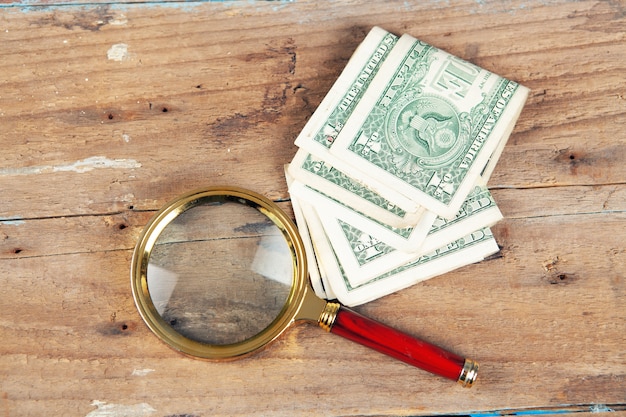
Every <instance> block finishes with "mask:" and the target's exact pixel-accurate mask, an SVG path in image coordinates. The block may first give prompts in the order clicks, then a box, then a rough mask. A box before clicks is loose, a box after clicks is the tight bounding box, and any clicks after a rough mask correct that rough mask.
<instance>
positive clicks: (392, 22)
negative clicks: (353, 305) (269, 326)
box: [0, 0, 626, 416]
mask: <svg viewBox="0 0 626 417" xmlns="http://www.w3.org/2000/svg"><path fill="white" fill-rule="evenodd" d="M0 2H1V3H2V4H1V6H0V41H1V42H0V126H1V128H0V146H1V149H2V152H0V308H1V310H2V312H3V314H2V317H1V318H0V337H1V338H2V343H0V374H1V375H2V378H0V414H3V415H9V416H13V415H19V416H39V415H41V411H42V410H44V409H45V410H46V413H47V414H50V415H88V414H89V413H91V412H93V414H96V415H98V414H97V413H100V414H99V415H106V414H105V413H108V415H132V416H135V415H151V416H152V415H154V416H156V415H162V416H175V415H179V416H180V415H190V416H191V415H193V416H201V415H202V416H203V415H217V416H219V415H223V416H243V415H251V414H260V415H289V416H293V415H311V414H315V415H320V414H321V415H346V416H347V415H353V416H358V415H369V416H376V415H379V416H383V415H386V416H397V415H433V414H442V413H454V414H463V413H471V412H488V413H489V412H493V413H494V414H497V415H509V414H512V413H513V412H516V411H518V410H528V411H533V410H549V409H553V410H560V409H564V410H565V412H567V413H576V414H577V415H580V416H583V415H586V414H587V411H588V410H591V411H606V410H605V409H601V408H593V407H594V405H601V404H605V405H607V407H608V408H611V409H613V410H616V411H617V413H614V414H611V415H620V414H622V415H623V413H624V411H623V410H624V407H626V398H625V397H624V389H623V386H624V383H625V382H626V381H625V379H626V365H625V364H626V357H625V356H624V355H625V354H624V349H623V342H624V336H623V335H624V334H625V333H626V317H625V315H624V311H626V297H625V295H626V283H625V282H624V279H625V277H626V269H625V266H624V265H626V252H625V251H624V245H623V235H624V233H623V232H624V230H626V217H625V213H626V206H625V204H626V203H625V202H626V186H625V183H626V181H625V178H626V171H625V169H626V168H625V167H624V164H623V161H624V159H625V157H626V154H625V152H626V150H625V149H626V134H625V133H624V132H625V131H626V130H625V129H624V128H625V127H626V126H625V125H626V123H625V122H626V115H625V113H626V101H625V100H624V97H626V80H625V79H624V77H623V73H624V70H625V69H626V68H625V65H626V64H625V62H626V48H624V40H625V35H626V31H625V28H626V25H625V24H626V13H625V12H624V7H623V5H621V4H620V3H619V2H599V1H580V2H567V1H560V0H549V1H542V2H522V1H521V0H520V1H518V0H514V1H509V2H505V3H503V2H496V1H473V0H454V1H451V2H439V1H432V2H417V1H415V2H413V1H409V2H404V1H402V2H401V1H390V2H384V3H383V2H380V3H376V2H373V3H372V2H365V1H360V0H358V1H357V0H351V1H349V2H339V1H330V2H326V3H324V4H320V3H318V2H314V1H298V2H253V3H250V2H220V3H201V2H194V3H176V2H160V3H149V4H143V5H141V4H130V3H128V2H124V3H123V4H119V3H116V2H109V1H107V2H106V3H100V2H98V1H92V0H90V1H89V2H88V4H84V2H80V3H81V5H80V6H79V5H77V4H74V5H72V4H71V3H73V2H72V1H69V2H62V3H61V2H48V1H42V0H36V1H34V2H28V3H26V2H18V1H11V0H0ZM74 3H75V2H74ZM155 6H156V7H155ZM373 25H380V26H382V27H384V28H385V29H387V30H390V31H393V32H395V33H398V34H401V33H410V34H412V35H414V36H416V37H418V38H421V39H423V40H424V41H427V42H430V43H432V44H433V45H435V46H438V47H440V48H443V49H445V50H447V51H449V52H451V53H454V54H456V55H459V56H461V57H463V58H465V59H469V60H470V61H472V62H474V63H476V64H478V65H481V66H483V67H485V68H488V69H490V70H492V71H494V72H496V73H499V74H502V75H504V76H506V77H509V78H512V79H514V80H516V81H519V82H521V83H522V84H524V85H527V86H529V87H530V88H531V90H532V91H531V97H530V98H529V100H528V103H527V106H526V108H525V109H524V111H523V113H522V115H521V117H520V120H519V123H518V124H517V126H516V128H515V131H514V133H513V135H512V137H511V139H510V141H509V143H508V145H507V147H506V148H505V150H504V153H503V155H502V159H501V161H500V163H499V165H498V167H497V168H496V170H495V172H494V175H493V177H492V178H491V181H490V188H491V189H492V191H493V194H494V197H495V198H496V201H497V202H498V204H499V206H500V208H501V210H502V212H503V213H504V215H505V220H503V221H502V222H501V223H499V224H498V225H497V226H496V227H495V228H494V234H495V236H496V239H497V241H498V243H499V244H500V246H501V248H502V250H501V252H500V254H498V255H496V256H494V257H492V258H490V259H489V260H487V261H484V262H481V263H479V264H476V265H472V266H469V267H466V268H463V269H461V270H458V271H455V272H453V273H450V274H446V275H445V276H442V277H438V278H436V279H433V280H430V281H427V282H424V283H421V284H419V285H416V286H414V287H411V288H409V289H407V290H405V291H401V292H398V293H395V294H392V295H390V296H388V297H384V298H383V299H380V300H376V301H374V302H371V303H368V304H366V305H364V306H361V307H360V308H359V311H361V312H363V313H365V314H367V315H369V316H371V317H374V318H377V319H379V320H381V321H384V322H386V323H388V324H390V325H393V326H396V327H398V328H400V329H401V330H404V331H407V332H409V333H410V334H414V335H417V336H421V337H423V338H425V339H427V340H430V341H432V342H434V343H438V344H441V345H442V346H444V347H446V348H448V349H451V350H452V351H454V352H458V353H460V354H463V355H467V356H470V357H473V358H475V359H477V360H478V361H479V362H480V363H481V365H482V369H481V373H480V377H479V381H478V383H477V385H476V386H475V387H474V388H472V389H471V390H469V391H466V390H462V389H461V388H459V387H457V386H455V385H454V384H450V383H449V381H444V380H440V379H438V378H435V377H433V376H431V375H428V374H426V373H424V372H421V371H419V370H415V369H412V368H410V367H408V366H406V365H404V364H402V363H398V362H396V361H393V360H392V359H388V358H386V357H384V356H381V355H380V354H378V353H376V352H372V351H368V350H367V349H365V348H361V347H359V346H355V345H352V344H351V343H349V342H347V341H344V340H342V339H340V338H337V337H335V336H333V335H330V334H327V333H324V332H323V331H321V330H320V329H317V328H314V327H312V326H299V327H296V328H294V329H291V330H289V331H288V332H287V333H286V334H285V335H284V337H282V338H280V339H279V340H278V341H277V342H275V343H274V344H273V345H272V346H270V347H269V348H268V349H267V350H265V351H263V352H261V353H260V354H259V355H256V356H254V357H250V358H248V359H244V360H241V361H236V362H232V363H213V362H204V361H198V360H194V359H190V358H185V357H182V356H180V355H179V354H177V353H175V352H173V351H171V350H170V349H169V348H167V347H166V346H165V345H164V344H163V343H161V342H160V341H159V340H158V339H157V338H156V337H155V336H154V335H152V334H151V333H150V331H149V330H148V329H147V327H146V326H145V325H144V324H143V322H142V321H141V318H140V316H139V315H138V313H137V310H136V308H135V306H134V303H133V300H132V296H131V292H130V284H129V265H130V257H131V253H132V248H133V246H134V245H135V242H136V240H137V238H138V236H139V234H140V232H141V229H142V227H143V226H144V225H145V224H146V223H147V221H148V219H149V218H150V216H151V215H152V214H153V213H154V212H155V211H156V210H157V209H158V208H159V207H161V206H162V205H163V204H164V203H165V202H167V201H168V200H170V199H171V198H173V197H175V196H176V195H178V194H179V193H181V192H184V191H188V190H190V189H193V188H197V187H202V186H206V185H216V184H230V185H237V186H243V187H247V188H251V189H253V190H255V191H258V192H261V193H263V194H265V195H267V196H269V197H270V198H272V199H274V200H277V201H280V202H281V203H280V204H281V206H282V207H283V208H285V209H286V210H288V211H289V210H290V203H289V201H288V193H287V191H286V184H285V181H284V177H283V173H282V172H283V171H282V166H283V164H284V163H286V162H289V160H290V159H291V158H292V157H293V155H294V153H295V150H296V149H295V147H294V146H293V144H292V143H293V140H294V138H295V137H296V135H297V134H298V132H299V131H300V129H301V128H302V127H303V126H304V124H305V123H306V120H307V119H308V118H309V117H310V115H311V114H312V113H313V111H314V110H315V108H316V106H317V105H318V103H319V102H320V101H321V100H322V98H323V97H324V95H325V93H326V91H328V89H329V88H330V86H331V85H332V83H333V82H334V80H335V79H336V77H337V76H338V74H339V73H340V72H341V70H342V68H343V67H344V66H345V64H346V62H347V60H348V59H349V57H350V55H351V53H352V52H353V50H354V49H355V47H356V46H357V45H358V44H359V43H360V41H361V40H362V39H363V37H364V36H365V34H366V33H367V31H368V30H369V29H370V28H371V26H373ZM123 45H126V46H123ZM507 413H509V414H507ZM93 414H92V415H93Z"/></svg>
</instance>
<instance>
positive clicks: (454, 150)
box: [286, 27, 528, 306]
mask: <svg viewBox="0 0 626 417" xmlns="http://www.w3.org/2000/svg"><path fill="white" fill-rule="evenodd" d="M527 95H528V89H526V88H525V87H523V86H520V85H519V84H517V83H515V82H513V81H509V80H507V79H504V78H502V77H499V76H497V75H495V74H493V73H491V72H489V71H486V70H484V69H482V68H479V67H477V66H476V65H473V64H471V63H469V62H467V61H464V60H462V59H460V58H458V57H455V56H453V55H450V54H448V53H446V52H444V51H442V50H439V49H437V48H435V47H433V46H430V45H428V44H426V43H424V42H422V41H419V40H417V39H415V38H413V37H411V36H409V35H403V36H402V37H400V38H398V37H397V36H395V35H393V34H391V33H389V32H387V31H385V30H383V29H381V28H378V27H375V28H373V29H372V30H371V31H370V33H369V34H368V35H367V36H366V38H365V39H364V41H363V42H362V43H361V45H359V47H358V48H357V50H356V51H355V52H354V54H353V56H352V57H351V58H350V60H349V62H348V64H347V65H346V67H345V69H344V70H343V72H342V73H341V75H340V76H339V78H338V79H337V81H336V82H335V83H334V85H333V86H332V88H331V89H330V91H329V92H328V94H327V96H326V97H325V98H324V99H323V101H322V103H321V104H320V106H319V107H318V108H317V110H316V111H315V113H314V114H313V115H312V116H311V119H310V120H309V121H308V122H307V124H306V126H305V127H304V129H303V130H302V132H301V133H300V135H299V136H298V138H297V139H296V141H295V143H296V145H297V146H298V147H299V150H298V152H297V153H296V155H295V157H294V159H293V160H292V161H291V163H290V164H289V165H287V166H286V176H287V182H288V185H289V192H290V195H291V199H292V203H293V208H294V212H295V216H296V222H297V223H298V228H299V230H300V233H301V235H302V238H303V241H304V243H305V247H306V251H307V259H308V265H309V273H310V278H311V284H312V286H313V289H314V290H315V292H316V294H317V295H319V296H320V297H323V298H326V299H338V300H339V301H341V302H342V303H344V304H346V305H349V306H354V305H358V304H362V303H365V302H367V301H371V300H373V299H376V298H379V297H382V296H384V295H388V294H390V293H392V292H394V291H398V290H400V289H403V288H406V287H408V286H410V285H413V284H415V283H417V282H419V281H423V280H425V279H428V278H432V277H434V276H437V275H441V274H443V273H446V272H449V271H451V270H453V269H455V268H459V267H461V266H464V265H468V264H471V263H474V262H478V261H481V260H483V259H484V258H485V257H487V256H489V255H492V254H494V253H495V252H497V251H498V250H499V248H498V245H497V243H496V241H495V239H494V237H493V235H492V233H491V230H490V226H492V225H493V224H494V223H496V222H497V221H499V220H500V219H501V218H502V214H501V213H500V210H499V209H498V207H497V205H496V203H495V201H494V199H493V198H492V196H491V194H490V192H489V190H488V189H487V187H486V183H487V180H488V179H489V176H490V175H491V173H492V172H493V169H494V166H495V164H496V162H497V160H498V158H499V157H500V154H501V153H502V150H503V148H504V146H505V144H506V141H507V139H508V137H509V135H510V134H511V131H512V130H513V126H514V124H515V121H516V120H517V118H518V116H519V114H520V112H521V109H522V107H523V105H524V102H525V101H526V98H527Z"/></svg>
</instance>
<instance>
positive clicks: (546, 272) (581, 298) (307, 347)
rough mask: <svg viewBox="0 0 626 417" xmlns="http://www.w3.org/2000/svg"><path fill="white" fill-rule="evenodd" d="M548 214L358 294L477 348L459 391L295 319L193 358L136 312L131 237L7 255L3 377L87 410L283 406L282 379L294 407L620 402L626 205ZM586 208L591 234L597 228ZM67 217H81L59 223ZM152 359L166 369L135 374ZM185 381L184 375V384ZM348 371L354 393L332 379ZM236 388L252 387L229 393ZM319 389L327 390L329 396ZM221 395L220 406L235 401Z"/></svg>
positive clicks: (420, 329)
mask: <svg viewBox="0 0 626 417" xmlns="http://www.w3.org/2000/svg"><path fill="white" fill-rule="evenodd" d="M600 219H602V221H599V220H600ZM550 220H551V221H546V218H544V217H541V218H520V219H507V220H505V221H504V222H502V223H501V224H500V225H499V226H498V227H497V228H496V229H495V233H496V236H497V239H498V241H499V243H500V244H501V245H502V246H503V249H502V254H501V257H497V258H494V259H491V260H489V261H485V262H482V263H480V264H477V265H473V266H470V267H468V268H464V269H462V270H460V271H457V272H454V273H451V274H448V275H446V276H442V277H439V278H437V279H434V280H431V281H427V282H424V283H422V284H419V285H416V286H414V287H412V288H410V289H408V290H406V291H402V292H400V293H397V294H394V295H391V296H389V297H385V298H384V299H381V300H377V301H375V302H372V303H369V304H367V305H366V306H363V307H362V308H360V310H361V311H362V312H364V313H366V314H368V315H370V316H372V317H375V318H377V319H379V320H382V321H385V322H387V323H389V324H393V325H394V326H396V327H398V328H400V329H402V330H404V331H407V332H409V333H411V334H415V335H420V336H422V337H426V338H428V339H430V340H432V341H434V342H436V343H439V344H441V345H443V346H446V347H447V348H449V349H452V350H453V351H458V352H463V353H465V354H467V355H468V356H472V357H475V358H477V359H480V361H481V363H482V366H483V368H482V374H481V379H480V383H479V384H478V385H477V386H476V387H474V388H472V391H463V392H459V391H458V388H456V387H455V386H454V384H449V382H447V381H445V380H439V379H437V378H433V377H432V376H430V375H428V374H425V373H423V372H420V371H417V370H415V369H412V368H410V367H408V366H405V365H403V364H401V363H396V362H395V361H393V360H392V359H388V358H386V357H383V356H381V355H380V354H378V353H376V352H373V351H368V350H367V349H365V348H361V347H359V346H353V345H352V344H350V343H349V342H347V341H344V340H342V339H339V338H336V337H334V336H333V335H329V334H326V333H324V332H323V331H321V330H320V329H315V328H313V327H310V326H304V327H298V328H296V329H292V330H291V331H289V332H288V333H287V334H286V335H285V337H283V338H282V339H280V340H279V341H278V342H276V343H275V344H274V345H272V346H271V347H270V348H268V349H267V350H266V351H264V352H262V353H261V354H259V355H256V356H254V357H251V358H249V359H244V360H241V361H237V362H232V363H225V364H217V363H206V362H202V361H198V360H193V359H186V358H183V357H181V356H179V355H178V354H177V353H175V352H173V351H170V350H169V349H168V348H166V347H165V346H164V345H163V344H162V343H161V342H160V341H158V339H157V338H156V337H154V336H153V335H152V334H150V332H149V331H148V330H147V328H146V327H145V325H143V323H142V322H141V319H139V318H138V317H137V313H136V311H135V307H134V305H133V301H132V298H131V297H130V292H129V280H128V264H129V260H130V251H129V250H114V251H108V252H107V251H97V252H92V253H87V254H85V253H75V254H67V255H56V256H37V257H34V258H22V259H19V258H18V259H13V260H9V259H7V260H5V261H3V262H2V263H0V268H2V269H1V270H0V276H1V277H2V282H1V286H0V288H2V291H3V292H4V293H3V300H5V301H4V302H5V303H7V302H8V303H9V304H8V305H5V306H3V307H4V311H5V313H4V314H3V319H2V333H3V335H4V342H3V344H2V347H1V348H0V349H1V353H2V355H1V356H2V359H0V360H1V361H2V362H1V363H2V365H1V367H2V369H3V373H4V375H5V379H4V381H3V388H2V389H3V391H4V392H6V393H7V396H8V398H10V399H12V401H16V402H15V403H13V402H11V404H15V405H19V407H20V409H21V406H22V405H25V406H26V408H25V409H28V408H29V407H33V408H35V407H36V406H38V407H44V406H45V407H48V406H50V407H53V405H54V401H53V400H55V399H56V398H57V397H58V396H59V395H60V394H62V395H63V396H64V397H65V398H66V400H67V401H68V403H72V404H73V405H72V407H79V405H80V407H82V409H83V410H86V411H85V413H86V412H87V411H88V410H89V404H90V401H91V400H93V399H94V398H95V399H99V400H103V401H105V400H106V401H107V402H111V403H116V404H117V403H124V402H125V400H128V399H129V398H132V399H134V400H135V401H134V402H131V403H139V402H142V401H145V402H146V403H148V404H150V406H151V407H153V408H155V409H157V410H159V412H160V413H163V415H168V413H169V414H184V413H189V412H190V410H188V409H185V408H184V405H185V404H190V401H191V404H194V407H195V408H194V409H193V410H192V411H193V412H194V413H196V414H198V415H205V414H217V415H221V414H224V415H226V414H230V415H249V414H251V413H254V412H258V411H259V410H263V408H261V409H259V408H257V407H267V410H274V411H278V410H277V408H278V404H279V403H277V402H276V401H275V400H274V399H271V398H272V396H273V395H274V394H275V393H276V392H280V393H285V397H283V396H280V397H279V398H283V399H286V398H288V400H285V401H286V404H287V405H288V411H285V412H284V413H285V414H284V415H288V414H289V413H294V414H299V413H305V412H307V410H312V409H315V410H317V411H319V412H321V413H322V414H334V415H344V414H346V413H353V414H354V415H359V414H367V413H372V412H374V414H376V413H380V414H385V413H389V412H391V414H392V415H393V411H392V410H391V409H389V408H388V406H389V399H390V398H393V403H394V407H397V408H395V409H402V410H404V412H406V413H421V412H425V413H428V412H433V410H437V411H438V412H454V411H458V410H459V409H461V410H489V409H497V408H501V407H502V405H503V404H506V405H507V406H509V407H514V408H525V407H540V406H542V405H543V406H546V405H551V406H557V405H559V404H571V403H592V402H597V401H599V400H601V401H602V402H603V403H606V404H610V403H620V402H621V401H622V400H623V389H622V388H621V383H622V382H623V378H624V373H625V372H626V368H625V367H624V363H625V361H624V359H626V358H625V357H624V351H623V349H621V346H622V341H623V330H624V326H625V325H626V323H625V319H624V316H623V312H624V311H626V310H625V309H626V299H625V298H624V297H623V288H624V277H623V274H622V275H620V274H619V273H617V271H618V270H619V268H620V266H621V265H624V262H625V261H626V252H625V251H624V249H623V247H622V244H621V240H622V239H621V236H618V235H615V234H611V231H613V230H623V228H624V227H625V226H626V216H625V215H624V213H623V212H621V213H613V214H581V215H569V216H554V217H550ZM590 224H594V225H595V226H594V227H595V228H596V233H595V234H593V235H588V234H586V233H585V231H586V230H588V228H589V226H588V225H590ZM19 227H21V226H19ZM125 230H126V229H125ZM71 233H72V231H71V228H70V229H68V228H63V230H60V231H59V234H68V235H70V234H71ZM128 233H130V232H128ZM94 239H96V237H95V236H94ZM539 239H540V240H539ZM61 240H63V239H61ZM565 242H568V244H567V245H565V244H564V243H565ZM581 253H586V254H587V256H585V257H582V256H580V254H581ZM593 260H597V261H595V262H594V261H593ZM616 268H617V269H616ZM8 294H10V297H8ZM415 306H419V308H416V307H415ZM450 312H456V313H455V314H450ZM364 364H367V367H368V372H367V373H365V374H364V373H363V368H362V367H363V365H364ZM16 365H17V366H16ZM145 369H155V371H144V372H145V373H146V375H141V376H139V375H136V374H137V373H141V372H142V371H141V370H145ZM25 371H27V372H25ZM133 372H135V375H133ZM207 374H211V375H219V376H220V383H219V384H211V381H213V380H214V379H212V378H208V379H207V377H206V375H207ZM78 377H80V383H78V382H77V381H76V379H77V378H78ZM66 380H67V381H68V383H66ZM71 380H74V382H72V383H69V381H71ZM294 381H299V382H298V384H296V385H297V386H294ZM328 381H333V383H329V382H328ZM398 381H402V388H401V389H399V387H398ZM207 384H210V385H211V386H210V388H207ZM537 385H539V386H540V389H537ZM177 386H181V387H185V389H181V390H180V392H178V390H173V389H172V387H177ZM338 387H341V390H342V392H343V395H334V394H336V393H337V389H338ZM122 388H123V389H122ZM34 392H37V393H38V394H37V395H34ZM199 392H203V398H202V399H200V398H198V397H197V396H198V394H199ZM416 392H419V393H420V395H419V396H418V398H416V395H415V393H416ZM313 393H314V395H313ZM333 393H334V394H333ZM96 394H97V395H98V396H97V397H93V396H94V395H96ZM138 394H140V397H137V395H138ZM287 394H289V395H287ZM233 395H234V396H236V397H237V398H240V399H241V401H236V402H235V403H237V405H235V404H230V403H229V406H227V405H226V404H225V403H224V402H225V401H229V400H228V398H229V397H231V396H233ZM26 396H29V398H26ZM240 396H241V397H240ZM346 396H347V398H350V401H348V402H346V401H345V398H346ZM448 396H455V397H456V398H457V402H454V403H450V402H449V400H447V397H448ZM319 398H324V399H325V401H322V402H319V403H318V399H319ZM140 400H141V401H140ZM80 407H79V408H80ZM215 407H224V409H223V410H224V411H223V413H220V412H215V411H216V408H215ZM385 410H387V411H385ZM279 414H280V413H279ZM25 415H28V414H25Z"/></svg>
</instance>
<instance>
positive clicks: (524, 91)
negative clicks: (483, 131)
mask: <svg viewBox="0 0 626 417" xmlns="http://www.w3.org/2000/svg"><path fill="white" fill-rule="evenodd" d="M517 89H518V91H519V94H520V95H523V96H524V99H523V100H524V103H526V100H528V93H529V92H530V90H529V89H528V88H527V87H524V86H523V85H518V87H517ZM522 110H523V106H520V107H519V109H517V112H516V113H515V114H514V115H513V118H512V123H510V124H509V126H507V129H506V131H505V132H504V134H503V135H502V138H501V139H500V141H499V142H498V146H497V147H496V149H495V150H494V151H493V153H492V154H491V156H490V157H489V161H487V164H486V165H485V168H484V169H483V171H482V172H481V173H480V177H481V178H482V180H483V182H484V183H485V184H487V182H489V179H490V178H491V174H493V171H494V170H495V168H496V165H497V164H498V161H499V160H500V156H501V155H502V152H503V151H504V148H505V147H506V144H507V142H508V141H509V137H510V136H511V133H513V129H514V128H515V122H516V121H517V119H519V116H520V114H521V113H522Z"/></svg>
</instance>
